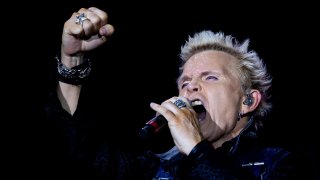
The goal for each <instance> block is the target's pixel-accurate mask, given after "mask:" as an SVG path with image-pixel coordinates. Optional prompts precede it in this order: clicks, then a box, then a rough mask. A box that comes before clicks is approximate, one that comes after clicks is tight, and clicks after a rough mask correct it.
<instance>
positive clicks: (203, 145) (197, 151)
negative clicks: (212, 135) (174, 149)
mask: <svg viewBox="0 0 320 180" xmlns="http://www.w3.org/2000/svg"><path fill="white" fill-rule="evenodd" d="M210 146H211V144H210V142H209V141H207V140H202V141H201V142H199V143H198V144H197V145H196V146H195V147H193V148H192V150H191V152H190V153H189V155H188V159H189V160H191V161H194V160H196V159H198V158H200V157H201V156H202V155H203V154H204V153H205V152H206V151H207V150H208V149H209V148H210Z"/></svg>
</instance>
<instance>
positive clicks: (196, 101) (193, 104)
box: [191, 100, 202, 106]
mask: <svg viewBox="0 0 320 180" xmlns="http://www.w3.org/2000/svg"><path fill="white" fill-rule="evenodd" d="M197 105H202V102H201V101H199V100H195V101H192V102H191V106H197Z"/></svg>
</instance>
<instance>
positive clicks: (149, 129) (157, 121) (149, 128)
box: [139, 115, 168, 139]
mask: <svg viewBox="0 0 320 180" xmlns="http://www.w3.org/2000/svg"><path fill="white" fill-rule="evenodd" d="M166 126H168V122H167V120H166V118H164V116H162V115H159V116H156V117H154V118H152V119H151V120H149V121H148V122H147V123H146V124H145V126H144V127H143V128H142V129H141V130H140V133H139V136H140V138H141V139H148V138H150V137H153V136H155V135H156V134H157V133H158V132H159V131H160V130H161V129H163V128H164V127H166Z"/></svg>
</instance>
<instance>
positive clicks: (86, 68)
mask: <svg viewBox="0 0 320 180" xmlns="http://www.w3.org/2000/svg"><path fill="white" fill-rule="evenodd" d="M81 58H82V59H79V58H75V59H73V61H71V62H72V63H69V64H68V65H71V66H72V65H74V66H72V67H71V68H70V66H69V67H68V66H66V65H65V64H64V63H62V61H61V60H60V59H59V57H58V56H56V60H57V76H58V80H59V81H60V82H64V83H67V84H72V85H81V84H83V83H84V82H85V81H86V80H87V79H88V77H89V75H90V73H91V61H90V59H85V60H84V58H83V57H81ZM64 60H65V61H67V59H64ZM81 61H83V62H82V63H81ZM77 64H78V65H77Z"/></svg>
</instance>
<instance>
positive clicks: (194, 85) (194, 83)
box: [187, 80, 200, 92]
mask: <svg viewBox="0 0 320 180" xmlns="http://www.w3.org/2000/svg"><path fill="white" fill-rule="evenodd" d="M187 90H188V91H189V92H198V91H199V90H200V85H199V83H198V82H197V81H196V80H192V81H190V83H189V84H188V86H187Z"/></svg>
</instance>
